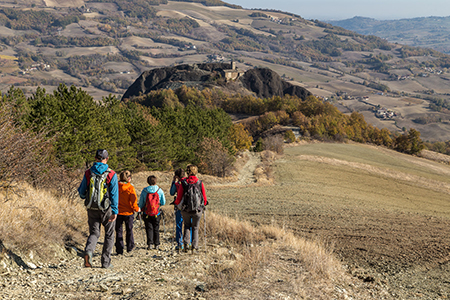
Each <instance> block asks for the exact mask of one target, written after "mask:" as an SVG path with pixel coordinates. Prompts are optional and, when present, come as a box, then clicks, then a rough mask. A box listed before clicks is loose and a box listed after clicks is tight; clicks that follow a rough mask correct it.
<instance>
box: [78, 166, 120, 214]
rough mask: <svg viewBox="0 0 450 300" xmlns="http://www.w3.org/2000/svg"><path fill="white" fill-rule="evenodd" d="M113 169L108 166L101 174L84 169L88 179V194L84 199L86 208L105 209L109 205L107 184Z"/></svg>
mask: <svg viewBox="0 0 450 300" xmlns="http://www.w3.org/2000/svg"><path fill="white" fill-rule="evenodd" d="M111 174H112V175H114V171H112V170H111V169H109V168H108V170H106V171H105V172H104V173H103V174H95V173H93V172H91V171H90V170H88V171H86V175H87V178H86V179H87V181H88V195H87V197H86V199H85V201H84V205H85V206H86V208H87V209H92V210H101V211H106V210H107V209H108V208H109V206H110V205H111V200H110V199H109V192H108V186H109V183H110V182H111V178H112V176H109V175H111Z"/></svg>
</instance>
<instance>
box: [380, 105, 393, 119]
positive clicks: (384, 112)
mask: <svg viewBox="0 0 450 300" xmlns="http://www.w3.org/2000/svg"><path fill="white" fill-rule="evenodd" d="M375 116H376V117H377V118H380V119H383V120H391V119H393V118H394V117H396V116H397V113H396V112H394V111H392V110H390V109H387V108H384V107H382V108H380V109H378V110H377V111H376V112H375Z"/></svg>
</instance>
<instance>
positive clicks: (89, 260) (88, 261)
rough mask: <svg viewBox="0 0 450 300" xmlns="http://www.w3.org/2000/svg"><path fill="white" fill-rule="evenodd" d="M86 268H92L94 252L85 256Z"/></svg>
mask: <svg viewBox="0 0 450 300" xmlns="http://www.w3.org/2000/svg"><path fill="white" fill-rule="evenodd" d="M84 266H85V267H86V268H92V252H86V253H85V254H84Z"/></svg>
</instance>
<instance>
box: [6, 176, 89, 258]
mask: <svg viewBox="0 0 450 300" xmlns="http://www.w3.org/2000/svg"><path fill="white" fill-rule="evenodd" d="M0 219H1V220H2V222H1V223H0V240H1V241H2V242H3V244H4V246H5V247H6V248H7V249H9V250H11V251H21V252H24V251H31V250H36V251H37V252H38V253H39V254H40V255H42V256H43V257H48V255H51V254H54V253H52V252H53V251H55V248H53V247H49V246H50V245H53V244H56V245H61V246H64V244H67V243H77V242H80V239H81V228H82V227H85V225H86V224H85V223H86V222H85V219H86V211H85V209H84V207H83V205H82V204H81V202H79V201H78V202H75V201H70V200H68V199H66V198H56V197H54V196H53V195H52V193H50V192H48V191H40V190H36V189H34V188H32V187H30V186H29V185H26V184H23V185H22V189H21V191H20V193H15V194H11V191H10V194H9V195H7V194H6V190H5V191H4V192H2V193H1V194H0Z"/></svg>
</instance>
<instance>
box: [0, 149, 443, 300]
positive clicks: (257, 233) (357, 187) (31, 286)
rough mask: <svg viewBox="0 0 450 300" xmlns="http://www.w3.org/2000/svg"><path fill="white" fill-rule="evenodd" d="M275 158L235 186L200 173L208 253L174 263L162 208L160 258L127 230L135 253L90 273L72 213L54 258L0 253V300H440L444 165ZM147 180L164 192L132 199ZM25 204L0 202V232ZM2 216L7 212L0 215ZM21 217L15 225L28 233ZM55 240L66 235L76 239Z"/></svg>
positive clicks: (303, 154)
mask: <svg viewBox="0 0 450 300" xmlns="http://www.w3.org/2000/svg"><path fill="white" fill-rule="evenodd" d="M284 151H285V153H284V154H283V155H279V156H275V155H273V153H270V152H263V153H261V155H260V154H257V153H248V152H247V153H245V154H243V155H242V157H241V159H240V160H239V163H238V165H239V168H238V169H239V170H240V172H239V173H238V174H237V175H236V176H235V177H229V178H226V179H221V178H216V177H212V176H206V175H203V174H200V178H201V179H202V180H203V181H204V182H205V184H206V187H207V193H208V197H209V201H210V206H209V210H208V215H207V224H208V226H207V228H208V229H207V233H208V236H207V247H208V251H207V254H204V253H203V249H204V239H203V238H204V235H203V231H202V232H201V234H200V235H201V243H200V246H201V249H202V252H201V253H199V254H198V255H190V254H183V253H182V254H176V253H175V252H173V248H172V245H171V243H170V241H171V236H172V232H173V223H172V216H173V215H172V208H171V206H166V207H164V210H165V211H166V223H165V232H164V227H163V226H162V227H161V234H162V237H163V238H162V245H161V251H147V250H146V249H145V247H144V243H143V239H142V232H141V230H142V228H141V227H140V225H139V222H136V223H135V238H136V241H137V248H136V250H135V251H133V252H131V253H129V254H125V255H123V256H121V255H114V256H113V257H112V263H113V265H114V268H113V269H109V270H103V269H98V268H96V267H97V266H98V264H99V259H100V257H99V256H98V254H99V253H100V251H101V245H98V248H97V251H96V253H95V256H94V265H95V266H96V267H95V268H93V269H88V268H83V267H82V261H83V258H82V256H81V253H82V252H81V251H82V248H83V244H84V242H85V239H84V237H83V236H81V235H80V233H81V234H83V233H85V231H86V230H87V220H86V219H85V218H86V214H85V211H84V209H83V207H82V205H81V203H80V202H77V203H75V204H73V206H72V210H73V211H74V214H73V215H65V218H66V219H68V220H70V224H73V225H75V226H76V227H77V228H78V230H80V232H78V234H77V235H76V238H75V239H74V240H71V244H69V246H70V247H68V249H67V250H68V251H64V250H62V249H57V248H56V249H55V248H54V247H52V249H48V248H47V249H46V251H47V252H50V253H52V251H53V252H56V255H55V256H53V255H54V253H52V254H53V255H52V256H50V257H48V256H47V257H46V258H45V256H44V257H43V256H42V253H43V250H42V249H41V250H36V251H34V252H31V253H32V254H29V252H28V251H25V252H23V253H22V254H21V253H19V252H16V251H14V252H12V254H11V252H9V253H8V252H7V251H6V250H5V249H4V248H2V249H3V252H2V255H1V256H0V261H1V262H2V264H0V271H1V273H0V274H1V276H0V284H1V285H2V289H1V290H0V296H2V297H5V298H8V299H29V298H30V297H33V298H36V299H41V298H44V297H49V298H50V297H53V298H55V299H59V298H64V299H81V298H85V299H92V298H111V299H148V298H149V297H151V298H152V299H167V298H169V297H170V298H171V299H268V298H280V297H283V298H288V299H289V298H291V299H302V298H307V299H362V300H366V299H377V300H378V299H389V300H390V299H447V298H448V297H449V296H450V294H449V290H450V286H449V281H448V278H449V276H450V273H449V272H450V268H449V265H450V264H449V261H450V259H449V258H450V239H449V237H448V234H447V233H448V230H447V229H448V226H449V225H450V220H449V217H448V216H449V209H450V207H449V206H448V205H447V202H448V201H447V199H448V195H449V191H450V189H449V187H450V186H449V184H450V181H449V176H448V175H449V173H450V167H449V166H448V165H444V164H439V163H435V162H433V161H429V160H425V159H423V158H418V157H411V156H408V155H404V154H399V153H397V152H393V151H390V150H386V149H384V148H378V147H373V146H367V145H361V144H331V143H301V144H296V145H293V146H292V147H286V148H285V149H284ZM261 162H265V163H269V164H270V165H271V168H272V170H273V183H268V181H267V180H266V179H265V178H264V176H261V167H260V164H261ZM151 173H154V174H156V175H157V177H158V179H159V180H160V186H161V187H162V188H163V189H164V191H165V192H167V191H168V189H169V184H170V181H171V176H172V173H169V172H143V173H137V174H133V184H134V185H135V186H136V189H137V191H138V192H139V191H140V190H141V189H142V188H143V187H145V186H146V183H145V179H146V177H147V176H148V175H149V174H151ZM29 192H31V193H33V195H34V196H35V197H36V198H35V199H36V202H35V206H34V211H35V212H42V211H44V210H45V211H48V210H50V209H51V211H53V210H54V209H57V207H56V206H57V205H58V202H57V201H61V199H57V200H56V199H55V200H52V201H51V202H50V203H52V205H48V203H47V202H48V201H49V199H53V198H51V197H49V195H48V193H44V194H41V192H37V191H29ZM0 197H3V195H1V196H0ZM0 199H2V200H3V198H0ZM24 199H25V198H24V197H20V199H16V198H14V199H12V200H13V201H1V202H0V204H1V208H2V209H1V210H0V214H6V213H7V214H8V215H9V216H15V217H16V218H14V219H12V218H9V219H7V222H3V223H2V225H0V231H1V232H4V231H5V230H8V228H10V227H11V224H16V225H17V224H22V223H17V222H19V219H18V218H17V216H19V215H20V214H21V211H22V209H21V208H22V206H21V204H22V203H23V202H21V201H24ZM53 201H55V203H54V205H55V206H53ZM46 203H47V205H45V204H46ZM9 206H11V207H14V209H13V210H11V209H8V210H6V209H4V208H6V207H9ZM16 206H18V207H16ZM37 214H38V213H37ZM43 215H44V216H45V218H49V219H48V220H47V219H45V223H47V222H48V223H49V226H54V225H56V224H55V223H56V221H57V220H56V219H55V218H51V217H50V216H47V215H45V214H43ZM226 215H227V216H228V217H224V216H226ZM23 217H24V216H23ZM28 217H29V220H28V221H27V220H26V219H24V220H22V219H20V222H39V220H36V219H35V217H32V216H29V215H28ZM5 218H6V217H5ZM202 222H203V221H202ZM247 222H248V223H247ZM62 225H63V224H62ZM267 225H269V226H267ZM203 228H204V227H203V223H202V226H201V230H203ZM65 230H66V231H68V232H71V234H73V233H72V231H74V230H75V228H72V227H67V226H66V229H65ZM30 233H33V234H32V238H29V240H31V241H28V242H32V241H33V239H37V238H39V235H42V232H40V229H39V226H36V227H34V228H32V229H30V231H29V232H28V234H30ZM292 233H293V234H294V235H292ZM66 238H67V237H66ZM249 241H250V242H249ZM5 246H8V247H10V246H11V243H10V241H9V240H3V243H2V247H5ZM6 249H8V248H6ZM13 254H14V255H13ZM16 254H20V256H18V255H16ZM77 254H78V256H77ZM14 258H16V262H14V260H13V259H14ZM18 258H20V259H18ZM17 264H25V265H22V266H25V267H24V268H20V267H18V265H17ZM26 266H31V267H26ZM35 267H36V268H35ZM186 270H189V271H186Z"/></svg>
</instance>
